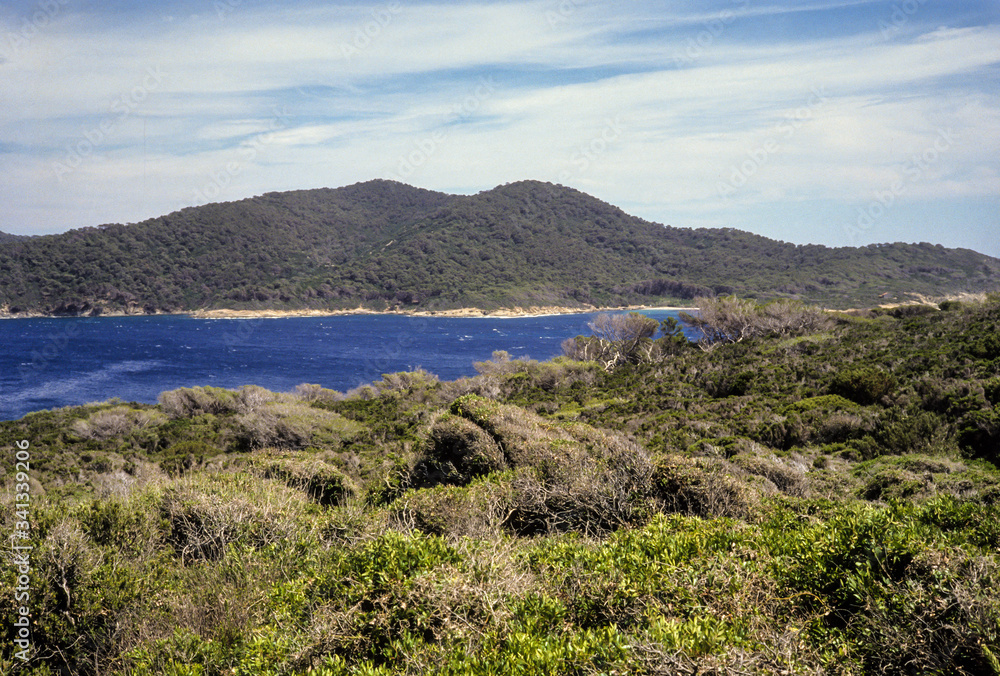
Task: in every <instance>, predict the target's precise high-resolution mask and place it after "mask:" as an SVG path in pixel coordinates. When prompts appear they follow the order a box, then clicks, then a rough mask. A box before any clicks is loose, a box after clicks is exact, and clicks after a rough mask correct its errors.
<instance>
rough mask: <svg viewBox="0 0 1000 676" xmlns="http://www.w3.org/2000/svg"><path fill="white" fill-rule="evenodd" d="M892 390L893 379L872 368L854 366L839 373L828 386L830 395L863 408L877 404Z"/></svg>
mask: <svg viewBox="0 0 1000 676" xmlns="http://www.w3.org/2000/svg"><path fill="white" fill-rule="evenodd" d="M894 388H895V380H894V379H893V377H892V376H891V375H889V374H888V373H886V372H885V371H883V370H882V369H880V368H877V367H874V366H856V367H853V368H848V369H846V370H843V371H840V372H839V373H837V375H836V376H834V378H833V382H832V383H831V384H830V392H831V394H839V395H841V396H843V397H846V398H847V399H850V400H851V401H853V402H855V403H858V404H861V405H863V406H866V405H868V404H874V403H876V402H878V401H879V400H880V399H882V397H884V396H886V395H887V394H889V393H890V392H892V390H893V389H894Z"/></svg>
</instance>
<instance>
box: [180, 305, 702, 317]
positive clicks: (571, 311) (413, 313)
mask: <svg viewBox="0 0 1000 676" xmlns="http://www.w3.org/2000/svg"><path fill="white" fill-rule="evenodd" d="M696 309H697V308H693V307H679V306H677V307H674V306H646V305H637V306H629V307H607V308H599V307H591V308H572V307H562V306H534V305H533V306H529V307H527V308H522V307H516V306H515V307H513V308H500V309H497V310H483V309H481V308H474V307H466V308H455V309H451V310H369V309H367V308H360V307H359V308H355V309H353V310H226V309H222V310H198V311H195V312H189V313H184V314H187V315H188V316H190V317H191V318H193V319H284V318H290V317H339V316H354V315H399V316H406V317H457V318H468V319H479V318H481V319H517V318H520V317H549V316H553V315H577V314H579V315H585V314H593V313H595V312H625V311H639V310H661V311H682V310H696Z"/></svg>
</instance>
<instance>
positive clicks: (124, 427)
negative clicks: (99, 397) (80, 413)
mask: <svg viewBox="0 0 1000 676" xmlns="http://www.w3.org/2000/svg"><path fill="white" fill-rule="evenodd" d="M166 420H167V419H166V416H164V415H163V414H162V413H160V412H159V411H146V410H137V409H134V408H130V407H128V406H115V407H114V408H109V409H104V410H102V411H97V412H96V413H93V414H91V415H90V416H89V417H88V418H87V419H86V420H77V421H76V422H74V423H73V432H74V433H76V434H77V435H79V436H81V437H83V438H84V439H96V440H98V441H103V440H105V439H124V438H125V437H127V436H129V435H130V434H132V433H133V432H136V431H139V430H144V429H146V428H148V427H156V426H157V425H162V424H163V423H165V422H166Z"/></svg>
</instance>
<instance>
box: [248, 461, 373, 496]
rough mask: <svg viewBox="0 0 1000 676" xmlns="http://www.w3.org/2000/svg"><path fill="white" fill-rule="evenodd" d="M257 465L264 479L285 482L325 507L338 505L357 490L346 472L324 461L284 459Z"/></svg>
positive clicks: (262, 462)
mask: <svg viewBox="0 0 1000 676" xmlns="http://www.w3.org/2000/svg"><path fill="white" fill-rule="evenodd" d="M258 466H259V467H260V470H261V473H262V474H263V476H264V478H265V479H278V480H280V481H283V482H284V483H285V485H287V486H289V487H290V488H294V489H296V490H301V491H304V492H305V493H306V494H307V495H308V496H309V497H310V498H312V499H313V500H315V501H316V502H318V503H319V504H321V505H323V506H326V507H329V506H333V505H338V504H340V503H341V502H342V501H343V500H344V499H345V498H348V497H350V496H351V495H352V494H353V493H354V490H353V488H352V487H351V485H350V483H349V482H348V480H347V477H346V476H344V474H343V472H341V471H340V470H338V469H337V468H336V467H331V466H330V465H328V464H326V463H325V462H323V461H321V460H308V461H303V460H295V459H291V458H281V459H278V460H263V461H258Z"/></svg>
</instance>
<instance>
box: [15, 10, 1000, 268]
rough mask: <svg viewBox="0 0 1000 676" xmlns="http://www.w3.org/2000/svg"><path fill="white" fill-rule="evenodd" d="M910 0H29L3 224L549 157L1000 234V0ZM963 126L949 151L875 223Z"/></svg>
mask: <svg viewBox="0 0 1000 676" xmlns="http://www.w3.org/2000/svg"><path fill="white" fill-rule="evenodd" d="M42 5H44V6H45V7H48V8H49V9H50V10H51V11H50V12H49V14H44V15H38V16H44V17H45V18H44V21H43V20H42V19H39V20H38V21H37V22H34V23H33V21H34V18H35V15H36V13H37V12H39V11H43V10H41V9H39V8H40V7H41V6H42ZM911 5H913V7H912V8H911V6H910V5H907V9H908V10H909V9H912V11H908V12H903V13H900V12H902V10H901V9H900V7H898V6H897V5H896V4H893V3H892V2H862V1H845V2H815V3H792V2H770V3H767V4H761V3H756V2H746V1H743V0H736V1H731V2H730V1H721V0H720V1H719V2H716V3H714V4H706V3H689V4H685V3H674V2H671V3H666V2H647V3H628V4H626V3H603V2H592V1H585V0H568V1H566V0H537V1H535V0H532V1H525V2H505V3H496V2H486V1H485V0H483V1H479V2H476V1H471V0H470V1H467V2H450V3H449V2H437V3H425V2H393V1H387V2H374V3H367V2H366V3H353V2H345V3H339V4H337V5H335V6H330V5H327V4H325V3H318V2H310V1H303V2H299V3H293V4H291V5H282V7H281V8H275V7H271V6H267V5H263V4H258V3H252V2H225V0H223V1H222V2H220V3H212V2H208V1H207V0H206V1H204V2H197V1H193V0H192V1H190V2H177V1H168V2H165V3H160V4H158V5H156V6H155V7H154V6H147V5H145V4H141V5H140V4H138V3H130V2H127V1H124V0H123V1H120V2H117V3H111V4H108V5H96V4H94V5H87V4H83V5H81V4H79V3H69V2H61V0H49V1H48V2H47V3H44V2H43V3H41V4H39V3H37V2H35V3H31V2H15V3H13V4H10V5H9V6H8V7H6V9H5V10H4V11H3V12H2V13H0V91H2V92H3V97H4V105H3V106H2V107H0V171H3V175H4V177H5V181H4V183H3V185H2V187H0V199H3V201H4V205H5V206H4V209H3V210H2V211H0V230H5V231H12V232H23V233H32V232H55V231H61V230H65V229H67V228H70V227H78V226H83V225H95V224H99V223H103V222H110V221H119V222H129V221H135V220H139V219H142V218H145V217H150V216H154V215H158V214H160V213H163V212H165V211H169V210H172V209H176V208H179V207H181V206H186V205H188V204H193V203H198V202H199V201H205V200H207V199H218V200H229V199H239V198H242V197H245V196H248V195H252V194H259V193H261V192H266V191H270V190H281V189H293V188H309V187H318V186H323V185H328V186H336V185H344V184H348V183H353V182H356V181H360V180H366V179H368V178H372V177H386V178H403V179H404V180H407V181H408V182H410V183H413V184H416V185H421V186H424V187H428V188H433V189H439V190H445V191H449V192H455V191H475V190H482V189H487V188H490V187H492V186H494V185H497V184H499V183H503V182H506V181H510V180H517V179H521V178H538V179H543V180H551V181H563V182H567V183H569V184H571V185H573V186H574V187H578V188H580V189H583V190H586V191H588V192H591V193H592V194H595V195H596V196H598V197H600V198H602V199H604V200H607V201H610V202H613V203H616V204H619V205H622V206H623V207H626V208H627V209H629V210H630V211H632V212H633V213H636V214H637V215H640V216H643V217H645V218H649V219H651V220H658V221H662V222H669V223H671V224H673V225H690V226H703V225H709V226H733V227H744V228H747V229H751V230H755V231H757V232H760V233H761V234H765V235H767V236H772V237H778V238H781V239H786V240H791V241H800V242H806V241H815V242H822V243H826V244H831V245H845V244H851V243H867V242H868V241H883V240H893V239H905V240H913V241H916V240H929V241H940V242H942V243H945V244H948V245H965V246H974V247H975V248H978V249H980V250H985V251H987V252H988V253H992V254H993V255H1000V244H998V243H997V242H998V241H1000V238H998V237H996V233H997V232H1000V220H998V217H997V215H996V214H997V213H998V212H1000V209H997V208H996V207H997V206H1000V204H998V202H1000V199H998V198H1000V163H998V159H997V158H1000V152H998V151H1000V92H998V86H997V82H998V79H997V77H996V74H997V69H998V67H1000V27H998V24H1000V21H998V19H1000V16H998V14H1000V12H998V10H997V9H996V8H995V7H994V8H992V9H991V8H990V7H988V6H987V7H986V8H984V7H983V5H982V4H981V3H973V2H968V3H966V2H959V3H950V4H949V5H948V6H947V7H941V6H938V5H936V4H934V3H911ZM26 21H27V23H25V22H26ZM42 23H44V25H42ZM36 24H38V25H36ZM692 46H693V47H692ZM484 81H488V82H489V83H490V85H489V89H490V91H489V92H488V95H483V91H482V83H483V82H484ZM477 88H478V92H477ZM817 92H818V93H819V94H817ZM942 131H946V132H947V133H949V134H950V135H951V136H950V138H952V139H953V141H952V142H951V143H950V145H949V147H948V149H947V152H946V153H940V157H938V158H936V160H935V162H934V163H933V166H928V167H926V169H924V170H922V171H921V176H920V180H919V181H916V182H911V183H909V184H907V186H908V187H907V190H905V191H902V192H901V194H900V195H899V196H898V197H897V198H896V200H895V202H894V205H893V209H892V211H891V213H889V214H887V215H885V216H884V217H883V218H881V219H880V221H879V223H878V225H877V226H874V227H872V228H870V229H868V230H866V231H865V232H864V233H863V237H860V238H859V237H858V236H855V240H856V241H853V242H852V241H849V239H848V238H847V237H845V234H844V233H845V225H849V224H850V223H851V221H852V219H854V218H855V217H856V211H857V209H858V208H864V207H865V205H866V204H868V203H869V202H871V200H872V199H873V193H874V192H876V191H879V190H882V189H883V186H891V185H892V184H893V182H894V181H897V180H899V179H900V177H901V176H905V175H906V174H905V172H906V170H907V167H908V166H909V165H910V164H912V163H913V161H914V160H913V158H914V157H915V156H917V157H919V156H920V154H921V153H923V152H924V151H925V150H926V149H927V148H929V147H933V143H934V140H935V139H936V138H938V135H939V134H940V133H941V132H942ZM431 144H433V151H432V152H428V150H429V149H430V148H431ZM421 153H423V155H426V157H421ZM414 159H419V160H420V161H419V162H413V161H410V160H414ZM70 163H72V166H70ZM227 167H228V168H229V169H233V168H235V169H236V170H235V171H228V170H227ZM65 168H69V169H70V171H64V170H63V169H65ZM220 171H221V172H223V174H220V173H219V172H220ZM402 174H405V175H402ZM725 186H729V188H731V189H725ZM931 201H933V204H934V208H933V209H928V203H929V202H931ZM930 212H935V213H941V214H943V215H947V214H948V213H949V212H953V213H956V214H961V215H962V216H961V218H960V219H958V218H956V222H955V223H940V224H931V223H927V222H926V218H923V219H921V218H916V217H915V215H919V214H926V213H930Z"/></svg>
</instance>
